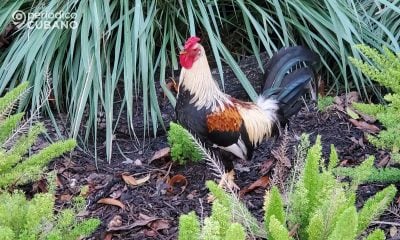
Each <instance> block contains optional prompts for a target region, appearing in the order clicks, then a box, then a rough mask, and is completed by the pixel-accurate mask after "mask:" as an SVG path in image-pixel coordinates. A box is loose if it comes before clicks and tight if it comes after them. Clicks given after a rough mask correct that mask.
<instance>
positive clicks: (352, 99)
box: [346, 91, 359, 103]
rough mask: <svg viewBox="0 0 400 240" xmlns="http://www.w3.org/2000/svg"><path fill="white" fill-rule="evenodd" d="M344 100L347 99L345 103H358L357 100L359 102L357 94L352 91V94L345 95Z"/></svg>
mask: <svg viewBox="0 0 400 240" xmlns="http://www.w3.org/2000/svg"><path fill="white" fill-rule="evenodd" d="M346 99H347V103H353V102H358V100H359V96H358V92H355V91H353V92H349V93H347V94H346Z"/></svg>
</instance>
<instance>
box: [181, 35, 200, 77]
mask: <svg viewBox="0 0 400 240" xmlns="http://www.w3.org/2000/svg"><path fill="white" fill-rule="evenodd" d="M199 41H200V38H198V37H196V36H193V37H190V38H188V40H186V43H185V46H184V48H183V50H182V51H181V52H180V54H179V61H180V63H181V65H182V67H184V68H186V69H190V68H191V67H192V65H193V63H194V62H196V60H197V59H198V58H199V57H200V56H201V53H202V51H204V50H203V47H202V46H201V45H200V44H199V43H198V42H199Z"/></svg>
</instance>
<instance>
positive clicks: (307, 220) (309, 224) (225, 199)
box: [179, 136, 397, 240]
mask: <svg viewBox="0 0 400 240" xmlns="http://www.w3.org/2000/svg"><path fill="white" fill-rule="evenodd" d="M303 139H305V138H303ZM304 145H307V143H301V144H300V146H304ZM200 146H201V145H200ZM321 148H322V147H321V140H320V136H318V137H317V141H316V143H315V145H314V146H312V147H311V148H310V149H309V150H308V154H307V158H306V160H305V166H304V168H303V169H302V171H301V173H300V177H298V178H297V179H292V181H296V185H295V188H294V190H293V192H290V194H289V201H288V203H287V205H286V208H287V209H288V211H287V214H286V213H285V210H284V207H285V206H284V204H283V198H282V196H281V195H280V193H279V190H278V189H277V188H276V187H273V188H272V189H271V190H270V191H269V192H267V193H266V197H265V202H264V210H265V213H264V228H265V231H257V232H256V231H254V229H256V228H255V226H257V225H258V226H260V225H259V224H258V223H254V222H253V220H251V218H252V217H251V214H250V217H249V213H248V210H247V211H237V209H243V205H242V203H241V202H240V201H237V197H236V196H235V193H234V191H232V190H230V191H229V192H228V193H227V192H225V191H223V190H222V189H221V188H219V187H218V186H217V185H216V184H215V183H214V182H212V181H208V182H207V183H206V185H207V186H208V188H209V189H210V191H211V192H212V194H213V196H215V197H216V199H217V201H216V202H215V205H213V209H212V215H211V217H208V218H206V219H205V220H204V223H203V226H202V227H199V226H200V225H201V224H200V222H199V220H198V219H197V217H196V216H195V215H194V213H190V214H189V215H183V216H182V217H181V220H180V226H185V227H182V229H180V233H179V236H180V239H189V238H191V237H192V238H194V239H226V238H224V236H226V235H223V233H225V234H227V233H228V232H229V230H227V226H229V225H230V224H231V225H233V224H232V223H234V224H239V223H240V224H239V225H238V226H240V227H245V229H246V232H244V233H245V234H247V235H248V236H251V237H261V238H266V237H267V238H268V239H274V240H280V239H282V240H286V239H291V237H290V236H289V229H291V228H293V227H294V226H297V234H298V235H299V239H332V240H333V239H348V240H353V239H357V237H359V236H360V234H361V233H362V232H363V231H365V229H366V228H367V227H368V225H369V224H370V223H371V221H372V220H373V219H375V218H377V217H378V216H379V215H380V214H382V212H383V211H384V210H385V209H386V208H387V207H388V205H389V204H390V202H391V201H392V200H393V198H394V196H395V194H396V192H397V189H396V187H395V186H394V185H390V186H388V187H386V188H384V189H383V190H382V191H380V192H378V193H376V194H375V195H374V196H373V197H371V198H370V199H368V200H367V201H366V202H365V204H364V206H363V207H362V208H361V209H359V210H358V211H357V209H356V198H355V196H356V189H357V188H356V187H357V185H358V184H359V183H360V180H361V179H365V178H366V172H368V171H367V168H369V169H370V168H371V167H372V165H371V164H370V163H369V162H367V163H366V164H364V166H363V168H364V169H365V172H364V173H363V174H360V176H359V178H358V180H355V182H353V183H350V184H346V183H341V182H339V181H338V179H336V177H335V175H334V174H333V170H332V169H331V168H332V166H335V165H336V163H337V162H338V159H337V154H336V150H335V149H334V148H333V147H332V150H331V153H332V156H331V157H330V161H332V163H328V167H326V166H325V162H324V161H323V159H322V158H321ZM368 161H370V160H368ZM227 213H228V214H227ZM229 223H230V224H229ZM249 223H251V224H249ZM188 226H192V229H193V230H191V231H190V230H188ZM289 227H290V228H289ZM191 232H194V233H195V234H194V235H190V234H191ZM221 233H222V234H221ZM187 234H188V235H187ZM199 236H200V237H199ZM237 239H239V238H237ZM240 239H244V238H240ZM367 239H384V234H382V231H373V232H372V233H371V234H370V235H368V237H367Z"/></svg>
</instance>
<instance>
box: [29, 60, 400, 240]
mask: <svg viewBox="0 0 400 240" xmlns="http://www.w3.org/2000/svg"><path fill="white" fill-rule="evenodd" d="M241 66H242V67H243V71H244V72H245V74H247V75H248V76H253V77H250V80H251V82H252V84H253V86H255V88H256V89H260V84H261V82H260V80H259V79H258V78H259V76H260V75H261V72H260V71H259V70H258V69H257V67H254V66H257V65H256V64H254V59H253V60H249V61H248V60H246V59H245V60H244V61H242V63H241ZM224 76H225V78H227V79H230V82H231V83H232V84H233V85H232V84H231V85H230V86H229V87H228V88H227V89H226V91H227V93H229V94H231V95H233V96H235V97H238V98H240V99H245V98H246V94H245V93H244V92H243V91H242V90H238V89H241V88H238V87H235V85H236V86H238V85H239V83H238V81H237V80H235V78H234V76H233V73H232V72H231V71H229V70H227V71H226V72H224ZM122 87H123V86H122ZM158 88H159V89H161V88H160V87H159V86H158ZM116 97H117V98H116V99H118V96H116ZM159 99H160V102H161V103H160V106H161V111H162V117H163V119H164V120H165V122H166V123H167V125H168V123H169V121H171V120H172V119H174V111H173V108H172V106H171V105H170V104H169V102H168V100H167V99H166V98H164V97H163V93H162V91H161V90H160V91H159ZM136 102H140V99H137V101H136ZM134 108H135V112H137V113H141V109H140V106H139V105H137V106H136V105H135V106H134ZM115 112H116V114H118V112H119V109H118V106H116V107H115ZM124 116H126V114H122V115H121V119H120V125H119V126H120V127H118V129H117V131H116V133H115V140H114V144H113V154H112V158H111V163H110V164H109V163H108V162H107V160H106V159H107V158H106V156H105V144H104V142H105V136H104V133H102V132H101V130H100V133H99V136H98V138H99V141H98V142H99V144H98V146H97V149H96V151H97V159H98V160H97V164H96V163H95V161H94V155H95V154H94V152H95V150H94V148H93V147H92V148H89V149H86V150H85V151H84V150H82V149H77V150H76V151H75V152H73V153H72V154H71V156H69V157H68V158H60V159H58V160H56V161H54V162H53V163H52V164H51V169H55V170H56V171H57V172H58V186H59V188H58V191H57V196H56V198H57V200H56V201H57V202H56V204H57V207H58V208H60V209H61V208H64V207H68V206H70V201H71V197H73V196H76V195H79V194H80V189H81V188H82V187H83V186H87V187H88V189H89V191H88V192H87V193H86V196H87V199H88V205H87V209H86V211H84V212H82V213H80V216H81V217H85V218H86V217H98V218H100V219H101V222H102V225H101V226H100V227H99V229H98V230H97V231H96V232H95V233H94V234H93V236H91V237H90V238H89V239H108V240H110V239H176V236H177V231H178V218H179V216H180V215H181V214H184V213H188V212H190V211H193V210H194V211H195V212H196V213H197V214H198V216H200V217H202V218H203V217H205V216H208V215H209V213H210V207H211V205H210V204H209V203H207V195H208V190H207V189H206V188H205V181H206V180H210V179H211V180H217V179H215V177H214V176H213V174H212V170H211V169H210V168H209V167H208V166H207V164H206V163H204V162H202V163H197V164H193V163H189V164H187V165H184V166H182V165H177V164H175V163H173V162H172V161H171V160H170V158H169V157H164V158H161V159H156V160H154V161H151V158H152V156H153V155H154V153H155V152H157V151H158V150H160V149H163V148H165V147H167V146H168V143H167V137H166V134H165V131H164V130H162V128H159V130H158V137H157V138H148V137H147V138H143V133H144V131H143V121H142V119H143V117H142V116H141V115H140V114H136V115H135V117H134V119H133V122H134V127H135V130H136V133H137V137H138V139H137V140H134V139H133V138H131V137H130V135H129V133H130V131H129V127H128V124H127V122H128V121H127V120H126V119H125V118H124ZM60 119H61V117H60ZM99 119H100V120H99V126H98V128H99V129H102V128H103V129H104V125H105V123H104V121H102V120H101V119H102V118H101V116H99ZM60 122H66V121H60ZM47 123H48V124H47V126H48V128H49V129H50V131H49V133H50V135H54V133H55V131H54V130H53V131H52V130H51V124H50V123H49V121H48V122H47ZM61 125H62V124H61ZM150 127H151V126H150ZM167 127H168V126H167ZM63 130H64V131H65V132H66V130H65V129H63ZM149 132H152V130H150V131H149ZM302 133H308V134H310V140H311V143H314V141H315V139H316V136H317V135H321V138H322V144H323V157H324V158H325V159H327V158H328V156H329V152H330V145H331V144H334V145H335V147H336V149H337V151H338V153H339V156H340V164H341V165H343V166H354V165H357V164H359V163H361V162H362V161H363V160H364V159H365V158H366V157H367V156H368V155H374V156H375V157H376V162H377V163H380V162H381V161H383V159H385V158H386V159H387V156H388V153H387V152H385V151H382V150H379V149H376V148H374V147H373V146H372V145H371V144H369V143H368V141H367V139H366V137H365V133H364V132H363V131H361V130H360V129H358V128H356V127H355V126H354V125H353V124H352V123H351V122H349V121H348V116H347V115H346V114H345V113H344V112H343V111H340V110H336V109H331V110H328V111H326V112H319V111H317V110H316V108H315V107H314V104H309V105H308V106H307V107H304V108H303V109H302V110H301V112H300V113H299V114H297V115H296V116H294V117H292V119H291V121H290V124H289V127H288V131H287V134H286V136H287V137H286V140H287V146H286V150H287V152H286V155H287V156H286V157H287V158H288V159H291V160H292V159H294V148H295V147H296V146H297V145H298V143H299V139H300V135H301V134H302ZM280 146H282V137H280V138H277V139H270V140H269V141H265V142H264V143H263V144H262V145H261V146H260V147H259V148H257V149H256V151H255V153H254V157H253V159H252V160H251V161H248V162H243V161H240V162H239V161H238V162H236V166H235V168H236V174H237V175H236V183H237V185H238V186H239V187H241V188H242V189H243V188H246V187H248V186H249V185H250V184H252V183H254V182H255V181H257V180H258V179H260V178H261V177H262V176H268V177H269V178H271V179H272V178H274V179H272V180H271V183H275V182H279V181H284V179H279V177H280V178H285V177H286V176H279V174H275V173H274V172H276V169H277V167H276V163H277V161H278V160H277V159H276V157H275V156H274V154H272V153H271V151H272V150H273V149H277V148H279V147H280ZM286 170H287V171H288V172H290V169H286ZM122 174H124V175H132V176H134V177H135V178H136V179H141V178H144V177H146V176H148V175H149V176H150V179H149V180H148V181H147V182H145V183H144V184H142V185H139V186H128V185H127V184H126V183H125V182H124V181H123V180H122V177H121V176H122ZM176 175H182V176H184V178H185V179H186V181H187V185H184V186H183V188H181V187H182V186H175V187H174V188H172V189H171V188H169V187H170V186H169V185H168V184H166V183H167V180H168V179H169V178H172V177H173V176H176ZM270 185H271V184H270ZM270 185H268V186H267V187H269V186H270ZM34 186H35V185H34ZM383 187H385V186H383V185H381V184H369V185H363V186H361V187H360V188H359V190H358V196H357V206H358V207H361V206H362V205H363V203H364V202H365V200H366V199H368V198H369V197H370V196H372V195H373V194H375V193H376V192H377V191H379V190H381V189H382V188H383ZM81 194H82V193H81ZM264 194H265V188H258V189H255V190H253V191H249V192H248V193H246V194H244V195H242V200H243V202H244V203H245V204H246V206H247V207H248V208H249V209H250V211H251V212H252V213H253V214H254V216H256V217H257V218H258V220H260V221H262V216H263V210H262V206H263V200H264ZM104 198H113V199H117V200H118V201H120V202H121V203H123V204H124V206H125V207H124V209H122V208H121V207H118V206H114V205H109V204H101V203H97V201H98V200H99V199H104ZM396 199H397V198H396ZM398 204H399V203H397V202H395V201H394V203H393V206H394V207H392V208H391V209H392V210H391V212H390V211H389V212H387V213H385V214H384V215H383V216H382V217H381V219H380V220H381V221H387V222H400V210H397V212H396V207H397V209H398V208H400V206H398ZM112 225H113V226H112ZM375 227H380V228H383V229H385V230H386V233H388V232H389V228H390V227H391V225H379V226H378V225H376V224H375V225H372V226H371V229H372V228H375ZM110 228H111V229H112V231H108V230H109V229H110ZM395 237H400V236H399V235H396V236H395ZM393 239H395V238H393Z"/></svg>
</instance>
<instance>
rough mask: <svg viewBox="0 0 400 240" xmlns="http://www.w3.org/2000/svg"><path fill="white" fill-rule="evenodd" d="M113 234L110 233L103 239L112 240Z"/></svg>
mask: <svg viewBox="0 0 400 240" xmlns="http://www.w3.org/2000/svg"><path fill="white" fill-rule="evenodd" d="M112 237H113V234H112V233H107V234H106V236H105V237H104V240H112Z"/></svg>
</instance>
